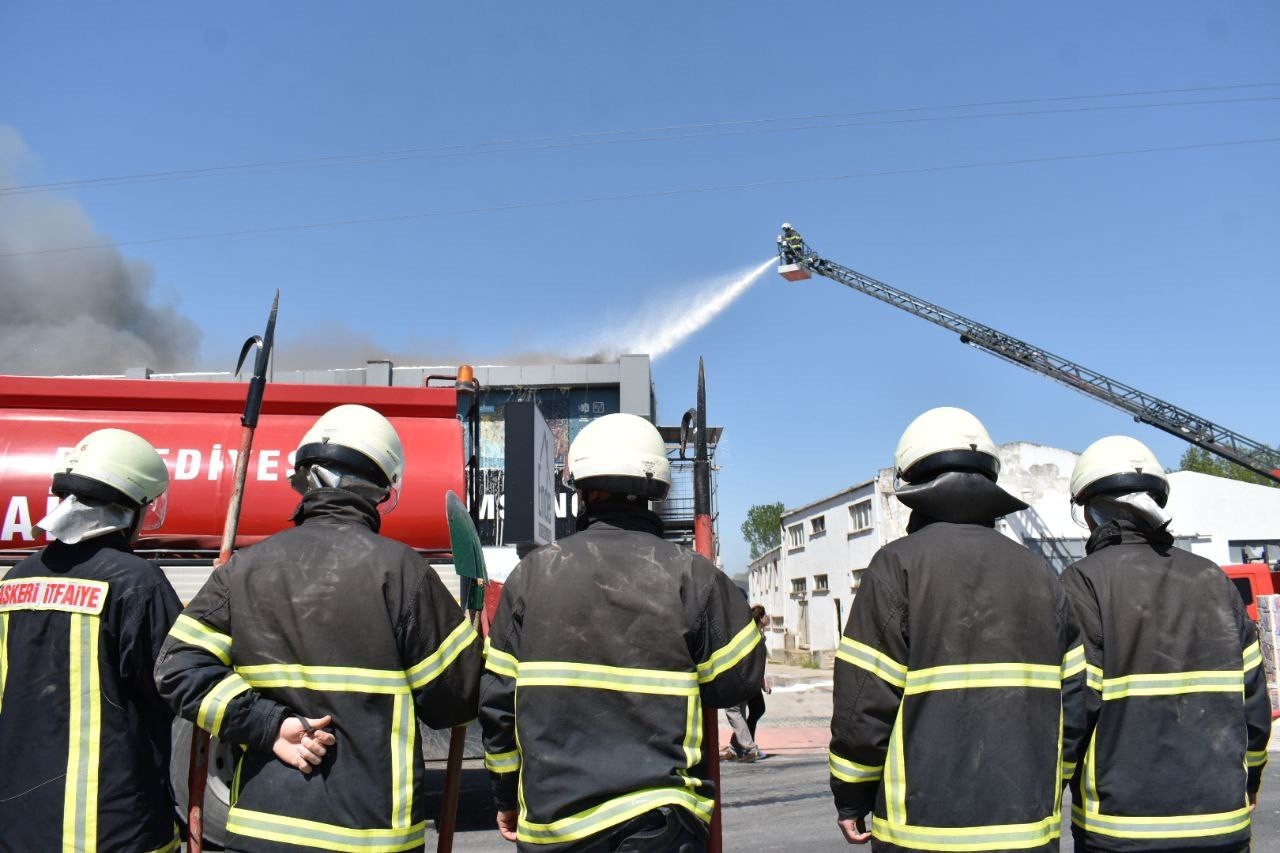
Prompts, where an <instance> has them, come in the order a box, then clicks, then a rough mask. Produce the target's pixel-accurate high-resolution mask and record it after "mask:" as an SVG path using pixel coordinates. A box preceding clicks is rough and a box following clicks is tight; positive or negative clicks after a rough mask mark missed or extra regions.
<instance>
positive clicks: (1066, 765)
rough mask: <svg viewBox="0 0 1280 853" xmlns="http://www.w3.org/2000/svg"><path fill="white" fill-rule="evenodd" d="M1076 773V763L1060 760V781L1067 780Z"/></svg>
mask: <svg viewBox="0 0 1280 853" xmlns="http://www.w3.org/2000/svg"><path fill="white" fill-rule="evenodd" d="M1075 775H1076V763H1075V762H1074V761H1070V762H1068V761H1064V762H1062V781H1064V782H1069V781H1071V779H1072V777H1074V776H1075Z"/></svg>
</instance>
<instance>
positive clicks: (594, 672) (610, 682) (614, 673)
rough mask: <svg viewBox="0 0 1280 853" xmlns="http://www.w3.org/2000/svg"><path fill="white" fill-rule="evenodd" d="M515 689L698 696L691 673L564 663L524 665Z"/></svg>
mask: <svg viewBox="0 0 1280 853" xmlns="http://www.w3.org/2000/svg"><path fill="white" fill-rule="evenodd" d="M516 685H517V687H587V688H595V689H597V690H618V691H622V692H624V693H657V694H661V695H667V696H692V695H694V694H696V693H697V692H698V676H697V675H695V674H694V673H692V672H676V671H671V670H661V669H632V668H629V667H623V666H605V665H603V664H591V663H570V662H568V661H524V662H522V663H521V664H520V668H519V674H518V675H517V676H516Z"/></svg>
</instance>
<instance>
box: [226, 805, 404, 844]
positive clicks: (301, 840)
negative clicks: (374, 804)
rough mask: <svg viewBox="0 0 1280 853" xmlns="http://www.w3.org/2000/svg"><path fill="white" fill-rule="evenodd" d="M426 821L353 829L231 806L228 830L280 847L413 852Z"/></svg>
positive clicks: (228, 815) (228, 816)
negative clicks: (272, 842)
mask: <svg viewBox="0 0 1280 853" xmlns="http://www.w3.org/2000/svg"><path fill="white" fill-rule="evenodd" d="M426 826H427V822H426V821H425V820H423V821H418V822H417V823H415V824H414V825H413V826H406V827H392V828H390V829H351V828H350V827H346V826H339V825H337V824H334V823H321V822H320V821H317V820H303V819H301V818H296V817H285V816H284V815H276V814H268V813H266V812H254V811H248V810H247V809H240V808H236V807H235V806H232V807H231V810H230V811H229V812H228V813H227V830H228V831H229V832H234V833H236V834H238V835H247V836H249V837H250V838H262V839H265V840H267V841H278V842H280V843H281V844H297V845H301V846H303V847H316V848H319V849H321V850H337V851H342V853H364V851H374V850H377V851H383V850H385V851H392V850H410V849H412V848H415V847H421V846H422V843H423V831H424V830H425V829H426Z"/></svg>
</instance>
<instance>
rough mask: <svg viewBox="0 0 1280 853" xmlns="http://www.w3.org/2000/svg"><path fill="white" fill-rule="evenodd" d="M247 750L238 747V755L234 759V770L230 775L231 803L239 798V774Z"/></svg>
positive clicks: (241, 770) (242, 770)
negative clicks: (233, 773) (232, 774)
mask: <svg viewBox="0 0 1280 853" xmlns="http://www.w3.org/2000/svg"><path fill="white" fill-rule="evenodd" d="M247 752H248V750H247V749H245V748H244V747H241V748H240V757H239V758H237V759H236V772H235V775H234V776H232V777H231V805H233V806H234V805H235V804H236V801H237V800H239V799H240V774H241V773H243V772H244V756H245V753H247Z"/></svg>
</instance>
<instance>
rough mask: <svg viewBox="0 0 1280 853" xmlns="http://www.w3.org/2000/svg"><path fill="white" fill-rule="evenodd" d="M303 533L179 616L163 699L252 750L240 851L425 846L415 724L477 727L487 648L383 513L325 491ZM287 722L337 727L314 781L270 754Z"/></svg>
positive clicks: (311, 499) (254, 557)
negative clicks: (390, 534)
mask: <svg viewBox="0 0 1280 853" xmlns="http://www.w3.org/2000/svg"><path fill="white" fill-rule="evenodd" d="M295 521H296V522H298V526H297V527H295V528H293V529H292V530H287V531H284V532H282V533H278V534H276V535H275V536H272V537H270V538H269V539H267V540H266V541H264V542H261V543H259V544H258V545H254V546H253V547H251V548H247V549H245V550H243V551H241V552H239V553H237V554H236V555H235V557H233V558H232V559H231V561H230V562H228V563H227V564H226V565H225V566H223V567H221V568H219V569H216V570H215V571H214V573H213V575H212V576H211V577H210V579H209V581H208V583H206V584H205V586H204V588H203V589H202V590H201V591H200V592H199V594H198V595H197V596H196V597H195V598H194V599H193V600H192V602H191V604H190V605H189V606H188V607H187V609H186V611H184V613H183V614H182V615H181V616H180V617H178V621H177V623H176V624H175V625H174V627H173V630H172V631H171V632H170V634H169V640H168V642H167V643H166V645H165V650H164V655H163V656H162V658H161V660H160V662H159V663H158V665H157V667H156V679H157V682H158V684H159V686H160V691H161V694H162V695H163V696H164V697H165V698H166V699H167V700H168V701H169V702H170V703H171V704H172V705H173V707H174V708H176V709H177V710H178V711H179V712H180V713H181V714H182V716H183V717H185V718H187V719H189V720H192V721H194V722H195V723H196V725H198V726H200V727H201V728H203V729H205V730H206V731H209V732H211V733H212V734H215V735H217V736H218V737H220V738H223V739H224V740H227V741H229V742H231V743H236V744H241V745H243V747H244V749H243V753H242V757H241V759H240V762H239V766H238V767H237V770H236V775H235V778H234V782H233V785H232V792H231V796H232V805H231V809H230V812H229V814H228V817H227V831H228V833H229V835H230V837H231V841H230V845H231V846H233V847H235V849H238V850H303V849H312V850H315V849H320V850H331V849H332V850H336V849H342V850H347V849H368V850H410V849H417V848H420V847H421V846H422V845H423V843H424V841H423V831H424V826H425V821H426V815H425V812H424V809H425V804H424V797H425V789H424V767H423V763H422V760H421V744H420V740H419V736H418V726H417V720H421V721H422V722H424V723H425V724H426V725H428V726H430V727H432V728H443V727H446V726H452V725H457V724H461V723H464V722H467V721H469V720H471V719H474V718H475V711H476V696H477V687H478V680H479V670H480V661H481V644H480V642H479V638H478V636H477V634H476V632H475V630H474V629H473V628H472V627H471V625H470V623H469V622H467V620H466V619H465V618H464V616H463V613H462V611H461V609H460V608H459V607H458V605H457V603H456V602H454V600H453V598H452V597H451V596H450V595H449V593H448V591H447V590H446V589H445V588H444V585H443V584H442V583H441V582H440V579H439V577H438V576H437V575H436V573H435V571H434V570H433V569H432V568H431V567H430V566H429V565H428V564H427V563H426V561H425V560H423V559H422V558H421V557H420V556H419V555H418V554H417V553H415V552H414V551H413V550H411V549H410V548H408V547H407V546H405V545H402V544H400V543H398V542H395V541H393V540H391V539H387V538H385V537H382V536H379V535H378V534H377V532H376V531H377V528H378V523H379V517H378V514H377V511H376V509H375V508H374V507H373V505H372V504H370V503H368V502H367V501H364V500H363V499H361V498H359V497H357V496H356V495H353V494H351V493H349V492H345V491H341V490H337V489H320V490H316V491H313V492H311V493H309V494H308V495H307V497H306V498H305V499H304V501H303V502H302V505H301V506H300V507H299V510H298V514H297V515H296V516H295ZM291 713H297V714H302V715H304V716H307V717H313V718H316V717H321V716H324V715H326V714H331V715H332V716H333V725H332V727H330V731H332V732H333V734H334V736H335V737H336V738H337V744H336V745H335V746H334V747H333V748H331V749H330V750H329V754H328V755H326V756H325V758H324V761H323V762H322V763H321V764H320V766H318V767H316V768H315V770H314V771H313V772H312V773H311V774H310V775H307V776H304V775H303V774H302V773H300V772H299V771H298V770H296V769H295V768H292V767H288V766H286V765H284V764H283V763H282V762H280V761H278V760H277V759H276V758H275V756H274V754H273V753H272V752H271V747H272V744H273V742H274V741H275V738H276V735H277V734H278V731H279V727H280V723H281V722H282V721H283V719H284V716H285V715H286V714H291Z"/></svg>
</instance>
